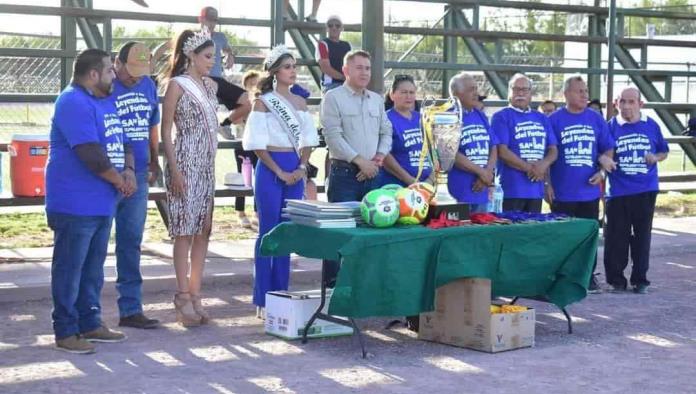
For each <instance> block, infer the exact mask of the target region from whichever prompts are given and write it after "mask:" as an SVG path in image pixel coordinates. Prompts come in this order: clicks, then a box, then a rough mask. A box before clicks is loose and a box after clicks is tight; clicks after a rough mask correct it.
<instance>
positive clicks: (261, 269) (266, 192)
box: [253, 152, 304, 307]
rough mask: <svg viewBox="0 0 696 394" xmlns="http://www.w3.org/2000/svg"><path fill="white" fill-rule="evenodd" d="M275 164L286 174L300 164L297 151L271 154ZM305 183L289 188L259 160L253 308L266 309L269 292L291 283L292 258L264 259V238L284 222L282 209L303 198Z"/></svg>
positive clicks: (265, 257) (255, 194)
mask: <svg viewBox="0 0 696 394" xmlns="http://www.w3.org/2000/svg"><path fill="white" fill-rule="evenodd" d="M269 154H270V155H271V158H272V159H273V161H275V163H276V164H277V165H278V166H279V167H280V168H282V169H283V171H286V172H292V171H293V170H295V169H296V168H297V166H298V165H299V164H300V161H299V158H298V157H297V154H296V153H295V152H269ZM302 193H304V182H303V181H300V182H297V183H295V184H294V185H287V184H285V182H283V181H281V180H280V179H279V178H278V177H277V176H276V175H275V174H274V173H273V171H271V170H270V169H269V168H268V167H267V166H266V164H264V163H263V162H262V161H261V160H259V162H258V164H257V165H256V190H255V191H254V198H255V200H256V206H257V207H258V215H259V237H258V238H257V239H256V246H255V248H254V299H253V301H254V305H256V306H262V307H264V306H266V293H268V292H269V291H276V290H287V289H288V285H289V283H290V256H289V255H288V256H273V257H269V256H261V253H259V248H260V247H261V239H262V238H263V236H264V235H266V234H267V233H268V232H269V231H271V230H272V229H273V228H274V227H275V226H277V225H278V223H280V222H282V221H283V218H282V217H281V214H282V209H283V207H285V205H286V200H287V199H302Z"/></svg>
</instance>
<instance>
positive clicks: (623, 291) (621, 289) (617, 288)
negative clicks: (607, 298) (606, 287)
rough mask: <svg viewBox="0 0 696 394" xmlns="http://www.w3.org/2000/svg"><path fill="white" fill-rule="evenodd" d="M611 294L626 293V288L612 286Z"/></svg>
mask: <svg viewBox="0 0 696 394" xmlns="http://www.w3.org/2000/svg"><path fill="white" fill-rule="evenodd" d="M611 292H612V293H625V292H626V286H617V285H611Z"/></svg>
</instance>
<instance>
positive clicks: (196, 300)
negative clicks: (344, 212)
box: [191, 294, 210, 324]
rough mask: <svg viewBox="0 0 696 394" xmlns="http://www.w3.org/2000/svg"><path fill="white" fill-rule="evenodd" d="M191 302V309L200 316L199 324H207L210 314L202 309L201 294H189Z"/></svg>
mask: <svg viewBox="0 0 696 394" xmlns="http://www.w3.org/2000/svg"><path fill="white" fill-rule="evenodd" d="M191 303H192V305H193V310H194V311H195V312H196V314H197V315H198V316H200V317H201V324H208V322H210V315H209V314H208V312H207V311H206V310H205V309H203V304H202V303H201V296H200V295H193V294H191Z"/></svg>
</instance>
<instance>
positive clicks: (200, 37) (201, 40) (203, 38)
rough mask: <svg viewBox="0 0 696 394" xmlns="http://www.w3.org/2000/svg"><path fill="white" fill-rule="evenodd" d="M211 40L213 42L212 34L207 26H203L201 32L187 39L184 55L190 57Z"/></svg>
mask: <svg viewBox="0 0 696 394" xmlns="http://www.w3.org/2000/svg"><path fill="white" fill-rule="evenodd" d="M210 40H212V38H211V37H210V32H209V31H208V28H207V27H206V26H203V28H202V29H201V31H199V32H196V33H193V35H192V36H191V37H189V38H187V39H186V41H184V47H183V51H184V55H187V56H188V55H190V54H191V53H193V51H195V50H196V49H197V48H198V47H200V46H201V45H203V44H205V43H206V42H207V41H210Z"/></svg>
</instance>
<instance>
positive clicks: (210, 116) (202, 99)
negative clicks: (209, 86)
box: [174, 75, 219, 130]
mask: <svg viewBox="0 0 696 394" xmlns="http://www.w3.org/2000/svg"><path fill="white" fill-rule="evenodd" d="M174 80H175V81H176V82H177V83H178V84H179V86H181V88H182V89H183V90H185V91H186V92H187V93H189V94H190V95H191V97H193V100H194V101H195V102H196V103H197V104H198V105H199V106H200V107H201V109H202V110H203V114H204V118H205V121H206V126H207V127H208V130H217V129H218V126H219V125H218V122H217V108H216V105H215V103H213V102H211V101H210V98H208V94H207V92H206V91H205V90H204V88H203V87H202V86H200V85H199V84H198V83H197V82H195V81H194V80H193V78H191V77H189V76H188V75H179V76H178V77H175V78H174Z"/></svg>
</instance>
